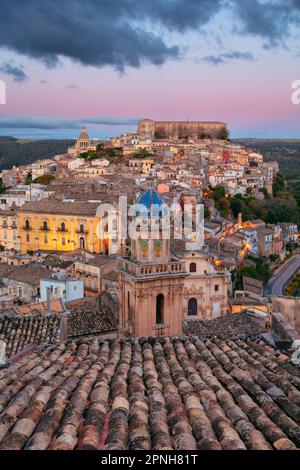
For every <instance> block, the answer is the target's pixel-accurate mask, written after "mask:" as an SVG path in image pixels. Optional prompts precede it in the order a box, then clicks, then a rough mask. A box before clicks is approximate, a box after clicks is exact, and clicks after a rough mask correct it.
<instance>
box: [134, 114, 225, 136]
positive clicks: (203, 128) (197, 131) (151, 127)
mask: <svg viewBox="0 0 300 470" xmlns="http://www.w3.org/2000/svg"><path fill="white" fill-rule="evenodd" d="M226 132H227V124H226V123H225V122H202V121H153V120H152V119H143V120H142V121H140V122H139V124H138V134H139V136H140V137H143V138H145V137H149V138H151V139H153V138H158V139H171V140H188V139H192V140H200V139H203V138H223V137H224V134H225V133H226Z"/></svg>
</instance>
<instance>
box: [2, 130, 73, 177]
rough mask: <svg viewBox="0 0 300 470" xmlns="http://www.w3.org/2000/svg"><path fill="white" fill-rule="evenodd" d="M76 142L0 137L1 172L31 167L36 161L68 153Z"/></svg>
mask: <svg viewBox="0 0 300 470" xmlns="http://www.w3.org/2000/svg"><path fill="white" fill-rule="evenodd" d="M73 145H74V140H28V139H27V140H25V139H15V138H14V137H0V170H3V169H10V168H12V167H13V166H14V165H15V166H20V165H29V164H30V163H33V162H35V161H36V160H40V159H44V158H45V159H46V158H52V157H54V155H59V154H63V153H66V151H67V149H68V147H71V146H73Z"/></svg>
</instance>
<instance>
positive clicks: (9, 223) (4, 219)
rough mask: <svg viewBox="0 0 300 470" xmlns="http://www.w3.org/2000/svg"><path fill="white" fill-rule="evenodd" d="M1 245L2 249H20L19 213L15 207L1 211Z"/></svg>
mask: <svg viewBox="0 0 300 470" xmlns="http://www.w3.org/2000/svg"><path fill="white" fill-rule="evenodd" d="M0 245H1V247H2V249H3V248H4V249H6V250H16V251H18V250H19V249H20V239H19V230H18V219H17V213H16V211H15V210H14V209H10V210H5V211H0Z"/></svg>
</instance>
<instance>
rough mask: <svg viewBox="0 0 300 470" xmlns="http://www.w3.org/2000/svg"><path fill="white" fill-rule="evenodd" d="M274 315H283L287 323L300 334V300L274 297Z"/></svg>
mask: <svg viewBox="0 0 300 470" xmlns="http://www.w3.org/2000/svg"><path fill="white" fill-rule="evenodd" d="M272 311H273V313H281V314H282V315H283V318H284V319H285V321H286V322H287V323H290V324H291V326H292V327H293V328H295V330H296V331H297V332H298V333H299V334H300V298H296V297H273V299H272Z"/></svg>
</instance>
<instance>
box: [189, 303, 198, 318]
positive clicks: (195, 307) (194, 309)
mask: <svg viewBox="0 0 300 470" xmlns="http://www.w3.org/2000/svg"><path fill="white" fill-rule="evenodd" d="M197 313H198V304H197V299H190V300H189V303H188V315H189V316H193V315H197Z"/></svg>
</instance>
